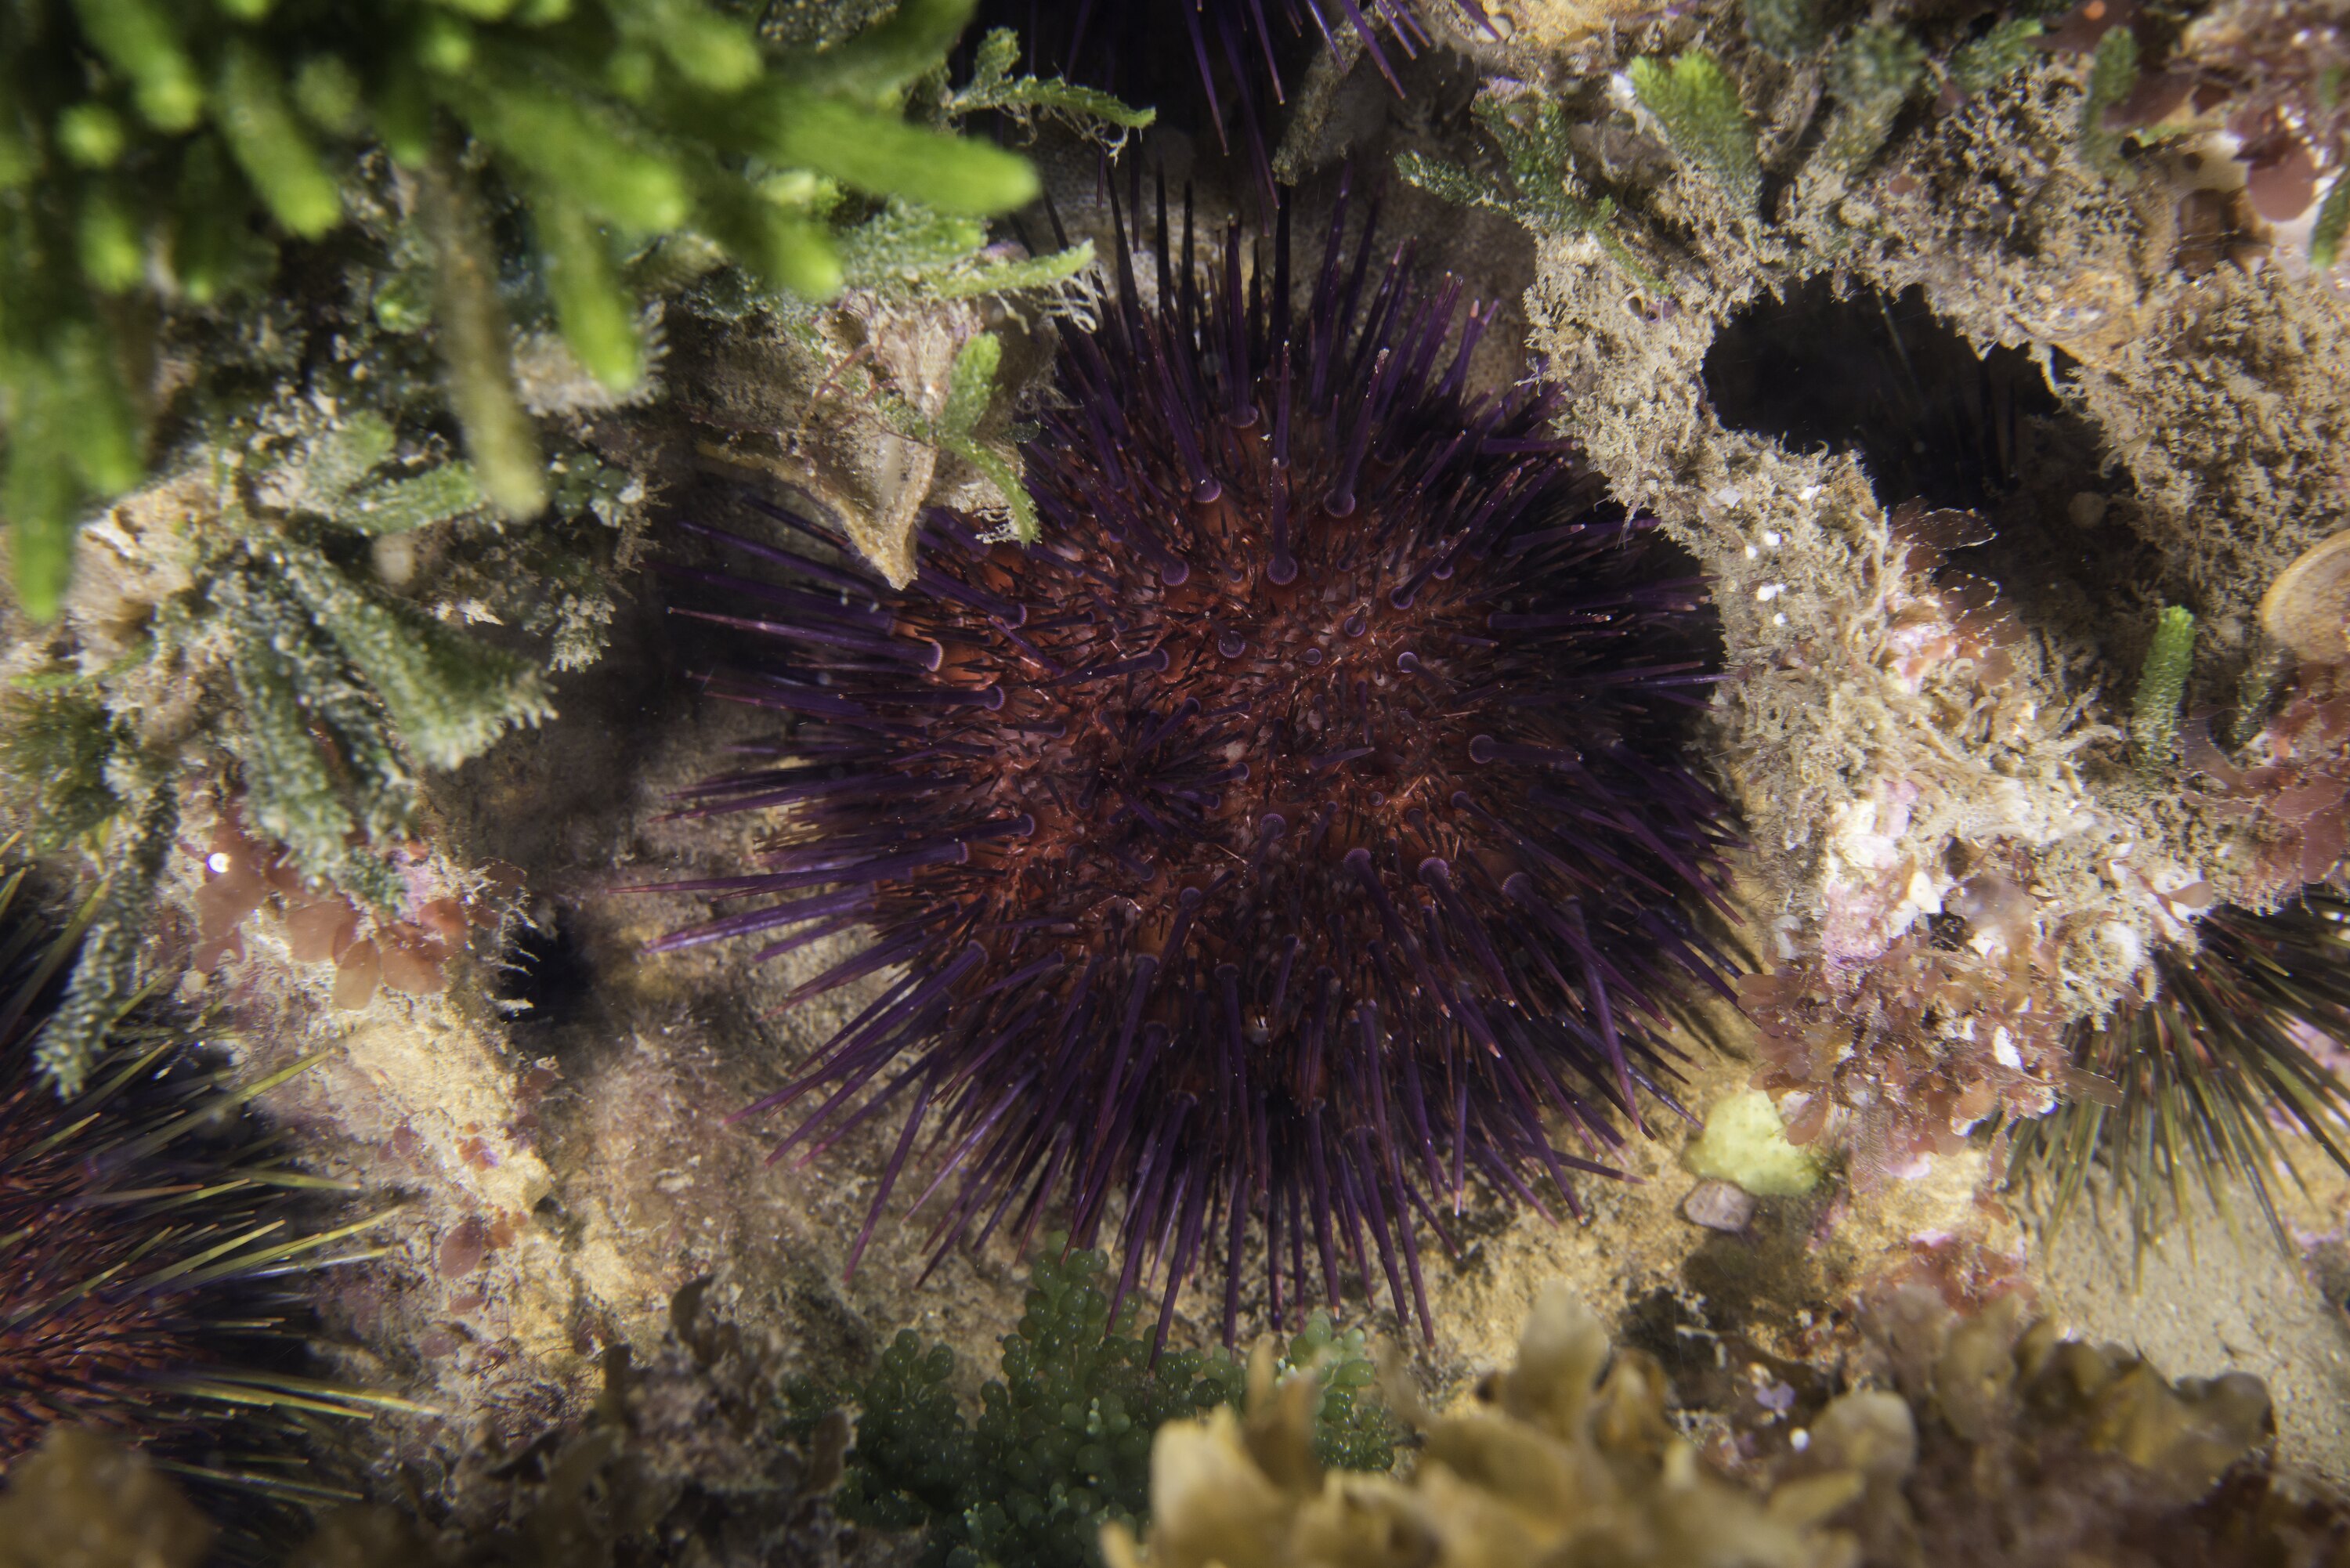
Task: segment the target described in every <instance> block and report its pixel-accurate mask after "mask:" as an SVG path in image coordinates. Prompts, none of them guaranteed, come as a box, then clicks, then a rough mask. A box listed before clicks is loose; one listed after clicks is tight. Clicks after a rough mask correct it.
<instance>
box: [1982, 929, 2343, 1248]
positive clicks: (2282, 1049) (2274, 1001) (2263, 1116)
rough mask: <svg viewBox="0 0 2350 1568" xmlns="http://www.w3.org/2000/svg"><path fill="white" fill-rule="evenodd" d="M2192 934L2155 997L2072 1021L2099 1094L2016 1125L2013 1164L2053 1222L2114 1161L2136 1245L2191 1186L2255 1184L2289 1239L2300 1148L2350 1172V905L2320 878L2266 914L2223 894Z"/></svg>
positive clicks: (2209, 1192)
mask: <svg viewBox="0 0 2350 1568" xmlns="http://www.w3.org/2000/svg"><path fill="white" fill-rule="evenodd" d="M2196 935H2197V937H2198V938H2199V945H2198V946H2197V948H2196V949H2195V950H2193V951H2191V952H2188V951H2180V950H2177V949H2164V950H2161V951H2159V952H2158V953H2157V954H2156V956H2155V972H2156V974H2157V976H2158V981H2159V990H2158V991H2157V992H2156V993H2155V995H2154V996H2153V997H2152V998H2151V999H2149V1000H2147V1001H2143V1002H2131V1003H2128V1004H2126V1005H2124V1006H2123V1007H2121V1008H2118V1009H2116V1012H2115V1015H2114V1016H2113V1017H2112V1018H2111V1019H2108V1020H2106V1021H2103V1022H2101V1023H2093V1022H2084V1023H2080V1024H2077V1025H2075V1026H2074V1030H2073V1032H2072V1037H2071V1044H2072V1045H2073V1047H2074V1064H2075V1065H2076V1066H2077V1067H2078V1068H2079V1070H2080V1072H2081V1073H2082V1074H2083V1075H2085V1079H2084V1081H2085V1082H2086V1083H2088V1084H2091V1085H2103V1086H2102V1087H2100V1088H2099V1089H2098V1091H2097V1093H2096V1094H2095V1096H2084V1097H2082V1098H2080V1099H2076V1100H2073V1101H2069V1102H2067V1103H2066V1104H2064V1105H2063V1106H2059V1107H2058V1108H2057V1109H2056V1110H2055V1111H2054V1113H2052V1114H2051V1115H2049V1116H2043V1117H2041V1118H2038V1119H2036V1120H2033V1121H2028V1122H2024V1123H2022V1124H2021V1125H2020V1126H2018V1127H2016V1129H2015V1147H2014V1153H2013V1157H2012V1164H2011V1167H2010V1170H2011V1174H2012V1175H2013V1176H2017V1177H2022V1178H2024V1179H2028V1180H2030V1181H2031V1182H2033V1184H2034V1185H2035V1186H2036V1187H2038V1188H2039V1189H2040V1191H2041V1196H2042V1197H2043V1200H2044V1208H2045V1212H2046V1214H2047V1216H2048V1220H2049V1221H2050V1223H2052V1224H2053V1223H2054V1222H2056V1221H2057V1220H2061V1219H2062V1218H2063V1216H2064V1213H2065V1212H2066V1211H2067V1210H2069V1209H2070V1208H2071V1206H2072V1205H2073V1204H2074V1202H2076V1201H2077V1200H2078V1199H2079V1198H2080V1195H2081V1191H2082V1189H2083V1188H2084V1186H2085V1184H2086V1182H2087V1180H2088V1177H2089V1172H2090V1169H2091V1168H2092V1167H2093V1166H2095V1165H2097V1164H2102V1165H2104V1166H2105V1167H2106V1172H2107V1174H2108V1175H2109V1177H2110V1178H2111V1179H2112V1180H2113V1183H2114V1185H2115V1187H2116V1189H2118V1191H2119V1195H2120V1196H2121V1197H2122V1198H2123V1199H2124V1200H2125V1201H2126V1204H2127V1205H2128V1208H2129V1213H2130V1224H2131V1230H2132V1231H2133V1233H2134V1235H2135V1236H2136V1238H2137V1241H2139V1243H2140V1244H2143V1243H2144V1242H2145V1241H2147V1240H2149V1239H2151V1238H2152V1237H2153V1236H2154V1235H2155V1234H2157V1233H2158V1231H2161V1230H2162V1229H2163V1227H2164V1225H2165V1223H2166V1221H2168V1220H2170V1219H2173V1218H2175V1217H2176V1216H2177V1214H2178V1211H2179V1210H2180V1209H2181V1208H2182V1207H2183V1206H2184V1204H2185V1202H2186V1194H2187V1189H2188V1187H2189V1184H2190V1183H2191V1184H2193V1185H2194V1186H2196V1187H2199V1188H2200V1189H2202V1191H2203V1193H2204V1195H2205V1197H2206V1198H2207V1199H2210V1202H2211V1203H2212V1205H2213V1206H2214V1207H2215V1208H2217V1209H2219V1210H2220V1211H2222V1212H2223V1213H2224V1212H2227V1211H2228V1210H2229V1209H2230V1197H2229V1195H2230V1189H2239V1190H2241V1191H2246V1192H2249V1193H2250V1194H2251V1198H2252V1200H2253V1201H2254V1202H2255V1203H2256V1204H2258V1205H2259V1206H2260V1209H2261V1211H2262V1214H2263V1215H2264V1216H2265V1217H2266V1218H2267V1220H2268V1223H2269V1226H2270V1228H2271V1229H2272V1231H2275V1232H2276V1234H2277V1235H2278V1236H2280V1237H2285V1236H2287V1235H2288V1234H2289V1233H2288V1231H2287V1230H2286V1227H2285V1222H2284V1219H2283V1217H2282V1215H2281V1214H2280V1213H2279V1212H2278V1211H2277V1207H2276V1198H2275V1191H2274V1189H2272V1185H2271V1184H2272V1182H2276V1181H2280V1180H2282V1179H2291V1180H2293V1182H2294V1183H2295V1184H2296V1185H2297V1184H2298V1183H2299V1182H2300V1180H2301V1177H2300V1173H2299V1172H2298V1171H2297V1170H2295V1169H2294V1167H2293V1147H2294V1146H2295V1145H2296V1144H2302V1143H2303V1139H2306V1144H2305V1145H2303V1147H2304V1148H2306V1147H2309V1146H2314V1147H2315V1149H2316V1150H2317V1151H2318V1152H2319V1153H2322V1154H2323V1155H2324V1156H2325V1158H2327V1159H2329V1160H2331V1161H2332V1162H2333V1163H2334V1165H2335V1166H2336V1167H2338V1168H2341V1169H2343V1170H2345V1171H2350V1084H2345V1081H2344V1077H2343V1072H2342V1068H2343V1064H2344V1063H2345V1060H2350V900H2345V898H2343V897H2342V896H2341V895H2340V894H2339V893H2337V892H2335V891H2334V890H2333V889H2332V888H2326V887H2324V886H2320V885H2313V886H2311V887H2309V888H2303V890H2302V892H2301V894H2300V896H2299V897H2298V898H2296V899H2294V901H2293V902H2292V903H2290V904H2287V905H2285V906H2284V907H2283V908H2282V909H2277V910H2274V911H2273V912H2272V913H2269V914H2265V915H2255V914H2251V913H2250V912H2248V911H2246V910H2243V909H2236V908H2234V907H2232V906H2225V905H2223V906H2222V907H2220V909H2214V910H2212V911H2211V912H2210V914H2208V915H2206V916H2204V917H2203V919H2202V920H2201V921H2199V923H2198V925H2197V928H2196ZM2296 1135H2298V1136H2296Z"/></svg>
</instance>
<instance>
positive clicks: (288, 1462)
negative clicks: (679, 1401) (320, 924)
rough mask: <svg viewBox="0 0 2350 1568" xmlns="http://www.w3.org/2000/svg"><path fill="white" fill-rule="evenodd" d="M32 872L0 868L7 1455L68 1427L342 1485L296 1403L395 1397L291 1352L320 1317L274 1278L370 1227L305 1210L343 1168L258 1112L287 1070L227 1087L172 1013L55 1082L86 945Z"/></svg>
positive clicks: (219, 1467) (1, 1367)
mask: <svg viewBox="0 0 2350 1568" xmlns="http://www.w3.org/2000/svg"><path fill="white" fill-rule="evenodd" d="M21 881H22V874H21V873H19V874H18V875H17V876H16V877H9V878H7V879H6V880H5V882H0V1470H5V1469H7V1468H8V1467H9V1466H10V1465H11V1464H13V1463H14V1462H15V1461H16V1459H18V1458H19V1457H20V1456H22V1455H24V1454H26V1453H27V1452H29V1451H30V1450H31V1449H34V1448H35V1447H36V1446H37V1445H38V1444H39V1442H40V1440H41V1437H42V1434H43V1432H44V1431H45V1430H46V1429H47V1428H48V1427H49V1426H51V1425H53V1424H64V1425H68V1426H74V1427H97V1428H105V1429H107V1430H109V1431H112V1432H115V1433H118V1434H120V1436H122V1437H123V1438H127V1439H129V1440H131V1441H133V1442H136V1443H138V1444H140V1446H141V1447H144V1448H148V1449H151V1450H152V1451H153V1452H154V1453H155V1454H156V1455H157V1456H158V1457H160V1458H161V1459H165V1460H166V1461H167V1462H170V1463H172V1464H174V1465H175V1466H177V1467H178V1468H180V1469H182V1473H184V1474H188V1475H192V1476H194V1477H197V1478H199V1479H203V1480H215V1481H222V1482H226V1483H229V1484H230V1485H232V1486H234V1487H235V1488H236V1489H238V1490H240V1491H243V1492H245V1493H248V1494H253V1493H259V1494H282V1495H289V1496H294V1497H300V1498H306V1499H309V1498H318V1497H332V1496H336V1495H338V1494H336V1493H334V1492H332V1491H331V1490H327V1489H323V1488H321V1487H319V1486H318V1485H317V1482H316V1480H313V1479H311V1478H312V1475H313V1473H314V1470H315V1466H314V1464H313V1463H312V1461H310V1460H308V1459H305V1458H304V1457H303V1456H301V1455H300V1454H298V1453H297V1452H296V1451H295V1450H294V1449H293V1447H292V1446H291V1444H290V1443H289V1442H288V1441H287V1440H286V1438H287V1429H288V1428H290V1425H291V1423H290V1422H289V1420H288V1417H291V1416H293V1415H295V1414H296V1413H308V1414H328V1415H334V1414H340V1415H358V1414H360V1413H362V1412H363V1411H365V1410H366V1409H367V1408H368V1407H369V1406H371V1405H377V1404H392V1403H396V1401H390V1400H379V1399H376V1398H373V1397H369V1396H367V1395H364V1394H362V1393H359V1392H358V1391H355V1390H350V1389H346V1388H343V1387H340V1386H335V1385H330V1384H323V1383H318V1382H316V1381H313V1380H311V1379H309V1378H307V1377H302V1376H296V1375H293V1374H291V1373H288V1372H286V1371H284V1370H282V1364H283V1363H285V1362H286V1361H288V1360H290V1359H296V1358H298V1356H299V1355H300V1354H301V1352H302V1348H303V1343H304V1339H305V1330H304V1328H303V1326H302V1320H303V1314H301V1312H300V1311H299V1309H298V1307H297V1306H296V1303H294V1302H293V1301H291V1300H290V1299H287V1298H286V1295H285V1294H284V1293H283V1292H282V1287H280V1286H277V1285H275V1284H273V1283H272V1282H273V1281H275V1280H276V1279H278V1278H279V1277H281V1276H283V1275H286V1274H288V1273H293V1272H300V1271H303V1270H307V1269H311V1268H317V1267H321V1266H324V1265H325V1264H327V1263H329V1262H339V1261H348V1260H338V1259H330V1258H326V1257H323V1256H322V1255H321V1254H322V1251H324V1250H325V1249H326V1248H327V1247H328V1245H329V1244H331V1243H333V1242H335V1241H338V1240H340V1239H341V1238H343V1237H344V1236H347V1235H348V1234H349V1233H350V1232H351V1231H353V1230H356V1229H358V1228H359V1227H357V1226H348V1227H345V1228H343V1229H342V1230H338V1231H325V1232H318V1231H310V1230H307V1228H305V1227H304V1226H302V1225H301V1224H300V1223H299V1210H298V1208H297V1207H296V1204H297V1202H298V1195H299V1194H300V1192H301V1191H302V1189H305V1188H316V1187H321V1186H326V1185H328V1184H327V1183H324V1182H320V1181H317V1180H315V1179H308V1178H305V1177H303V1176H302V1175H301V1174H299V1173H298V1172H296V1171H293V1170H290V1169H288V1168H285V1167H284V1166H283V1165H281V1164H279V1163H277V1162H276V1160H274V1159H272V1158H270V1156H269V1151H268V1150H267V1149H266V1147H265V1144H264V1142H263V1140H262V1139H261V1138H260V1137H258V1136H257V1133H256V1130H255V1129H254V1128H252V1127H250V1126H249V1125H247V1124H245V1123H244V1121H243V1118H242V1116H241V1115H240V1112H241V1108H242V1106H243V1105H244V1101H245V1100H247V1099H249V1098H251V1097H252V1096H253V1095H254V1094H256V1093H259V1092H260V1091H261V1090H263V1089H266V1088H267V1087H269V1086H270V1085H272V1084H274V1083H276V1081H277V1079H275V1078H273V1079H270V1080H266V1081H265V1082H263V1083H262V1084H259V1085H255V1086H254V1087H253V1088H251V1089H248V1090H244V1091H242V1092H224V1090H223V1089H222V1087H221V1085H219V1084H218V1083H217V1082H216V1081H214V1080H213V1078H212V1077H211V1076H210V1075H207V1074H203V1073H201V1072H194V1071H187V1070H184V1069H185V1068H186V1066H187V1064H186V1063H185V1061H184V1059H183V1055H182V1053H183V1050H184V1044H183V1042H182V1040H180V1039H179V1038H177V1037H176V1036H175V1035H174V1034H173V1033H172V1032H170V1031H168V1030H164V1029H159V1028H143V1027H142V1028H139V1029H135V1030H126V1031H124V1033H136V1034H139V1035H142V1036H144V1037H143V1038H138V1039H132V1040H129V1041H121V1040H118V1041H114V1042H110V1043H109V1044H108V1045H107V1046H106V1047H105V1050H104V1054H102V1055H101V1056H100V1057H99V1060H98V1062H97V1063H96V1064H95V1069H94V1071H93V1072H92V1074H91V1075H90V1083H91V1087H90V1088H89V1089H88V1091H87V1092H86V1093H84V1094H82V1095H80V1096H77V1097H75V1098H73V1099H70V1100H60V1099H59V1098H58V1097H57V1092H56V1090H55V1089H54V1088H53V1087H52V1086H51V1085H50V1084H49V1083H48V1082H47V1078H46V1077H45V1076H44V1075H40V1074H39V1073H38V1072H36V1068H35V1062H34V1053H33V1049H32V1046H33V1044H35V1042H36V1038H37V1036H38V1034H39V1032H40V1027H41V1025H42V1024H43V1023H45V1022H46V1016H47V1015H46V1012H45V1007H46V1005H47V1003H48V1002H51V1001H53V1000H54V998H53V997H51V996H50V994H49V993H50V992H53V991H55V990H56V989H57V986H56V985H55V983H54V982H55V981H56V980H57V975H58V973H59V971H61V970H62V969H64V968H65V967H66V961H67V959H68V958H69V957H70V955H71V952H72V950H73V946H74V942H73V939H72V938H71V937H70V936H60V935H57V934H56V933H54V932H48V931H44V930H43V929H42V925H41V922H40V920H39V919H38V917H36V916H30V915H26V914H23V913H22V912H20V911H19V910H18V909H16V908H15V907H14V906H15V905H16V902H17V897H16V896H17V893H18V890H19V887H20V884H21ZM175 1069H179V1070H175ZM284 1076H286V1074H280V1075H278V1077H279V1078H282V1077H284Z"/></svg>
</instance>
